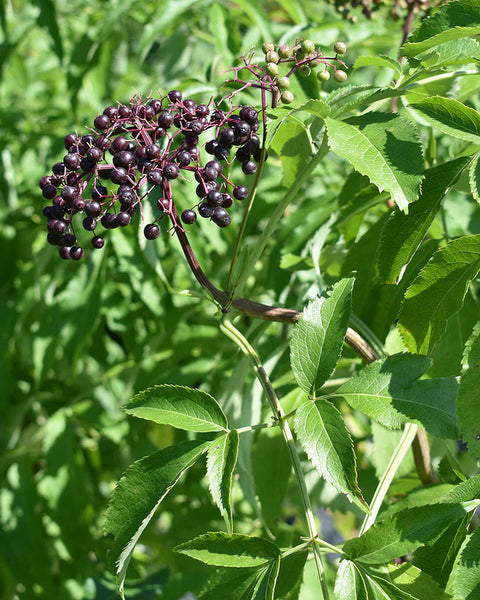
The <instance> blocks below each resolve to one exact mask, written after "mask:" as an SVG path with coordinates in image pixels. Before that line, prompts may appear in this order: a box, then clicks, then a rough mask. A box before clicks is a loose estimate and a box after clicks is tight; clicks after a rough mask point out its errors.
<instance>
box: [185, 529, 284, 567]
mask: <svg viewBox="0 0 480 600" xmlns="http://www.w3.org/2000/svg"><path fill="white" fill-rule="evenodd" d="M174 550H175V552H180V553H181V554H186V555H187V556H190V557H191V558H194V559H195V560H199V561H201V562H203V563H206V564H208V565H214V566H217V567H235V568H241V567H262V566H265V565H267V564H270V563H273V562H274V561H275V560H276V559H277V557H279V556H280V549H279V548H278V546H276V545H275V544H274V543H273V542H271V541H269V540H266V539H263V538H259V537H253V536H248V535H242V534H240V533H234V534H233V535H231V536H230V535H228V534H226V533H223V532H221V531H216V532H209V533H205V534H203V535H199V536H198V537H196V538H194V539H193V540H190V541H189V542H185V543H184V544H180V545H179V546H176V547H175V548H174Z"/></svg>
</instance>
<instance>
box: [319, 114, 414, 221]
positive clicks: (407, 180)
mask: <svg viewBox="0 0 480 600" xmlns="http://www.w3.org/2000/svg"><path fill="white" fill-rule="evenodd" d="M325 123H326V126H327V131H328V143H329V146H330V148H331V150H333V151H334V152H336V153H337V154H338V155H340V156H342V157H343V158H346V159H347V160H348V161H349V162H350V163H351V164H352V166H353V167H354V168H355V169H356V170H357V171H358V172H359V173H361V174H362V175H366V176H367V177H368V178H369V179H370V181H371V182H372V183H374V184H375V185H376V186H377V187H378V189H379V190H380V191H383V190H386V191H387V192H389V193H390V194H391V196H392V199H393V200H394V202H395V203H396V204H397V206H398V207H399V208H400V209H401V210H404V211H406V210H407V208H408V204H409V203H410V202H413V201H415V200H416V199H417V198H418V194H419V192H420V182H421V180H422V172H423V158H422V150H421V146H420V143H419V140H418V135H417V132H416V130H415V128H414V127H412V123H411V122H409V121H407V120H406V119H404V118H403V117H400V116H399V115H392V114H387V113H374V112H370V113H367V114H365V115H362V116H360V117H352V118H350V119H347V120H346V121H337V120H335V119H332V118H331V117H327V118H326V119H325Z"/></svg>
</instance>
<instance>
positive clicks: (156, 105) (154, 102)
mask: <svg viewBox="0 0 480 600" xmlns="http://www.w3.org/2000/svg"><path fill="white" fill-rule="evenodd" d="M148 105H149V106H151V107H152V108H153V110H154V111H155V114H158V113H159V112H160V111H161V110H162V101H161V100H159V99H158V98H154V99H153V100H150V102H149V103H148Z"/></svg>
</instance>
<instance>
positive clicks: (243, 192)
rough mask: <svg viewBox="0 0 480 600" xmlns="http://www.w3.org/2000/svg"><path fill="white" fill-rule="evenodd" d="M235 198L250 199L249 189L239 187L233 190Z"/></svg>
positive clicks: (242, 186)
mask: <svg viewBox="0 0 480 600" xmlns="http://www.w3.org/2000/svg"><path fill="white" fill-rule="evenodd" d="M233 197H234V198H236V199H237V200H245V199H246V198H248V189H247V188H246V187H245V186H244V185H237V186H236V187H234V188H233Z"/></svg>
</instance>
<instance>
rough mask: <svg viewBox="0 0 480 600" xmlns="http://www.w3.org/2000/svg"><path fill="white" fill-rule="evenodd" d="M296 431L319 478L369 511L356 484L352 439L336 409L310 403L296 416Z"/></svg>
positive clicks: (326, 404)
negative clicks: (322, 478)
mask: <svg viewBox="0 0 480 600" xmlns="http://www.w3.org/2000/svg"><path fill="white" fill-rule="evenodd" d="M295 431H296V433H297V437H298V440H299V441H300V443H301V444H302V446H303V448H304V450H305V452H306V453H307V456H308V457H309V459H310V460H311V461H312V463H313V465H314V466H315V468H316V469H317V471H318V472H319V473H320V475H321V476H322V477H324V478H325V479H326V480H327V481H328V482H329V483H330V484H331V485H333V486H334V487H335V488H336V489H337V490H338V491H339V492H341V493H342V494H346V495H347V496H348V498H349V500H350V501H351V502H355V503H356V504H357V505H358V506H360V508H362V510H364V511H365V512H368V506H367V504H366V503H365V501H364V500H363V497H362V494H361V492H360V489H359V488H358V484H357V469H356V460H355V453H354V451H353V442H352V438H351V437H350V433H349V432H348V429H347V427H346V425H345V421H344V420H343V417H342V415H341V413H340V412H339V411H338V410H337V409H336V408H335V406H333V404H331V403H330V402H327V401H326V400H321V399H320V400H316V401H315V402H312V401H311V400H307V402H304V403H303V404H302V405H301V406H300V407H299V408H298V409H297V412H296V414H295Z"/></svg>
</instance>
